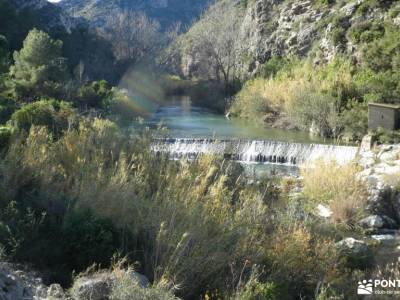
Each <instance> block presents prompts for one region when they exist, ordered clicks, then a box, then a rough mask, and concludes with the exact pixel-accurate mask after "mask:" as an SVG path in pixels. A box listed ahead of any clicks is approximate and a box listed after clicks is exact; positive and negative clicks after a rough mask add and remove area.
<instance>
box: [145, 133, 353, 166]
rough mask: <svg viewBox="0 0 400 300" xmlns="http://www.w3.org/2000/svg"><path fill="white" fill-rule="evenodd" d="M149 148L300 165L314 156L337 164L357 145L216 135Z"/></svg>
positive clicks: (177, 153) (345, 160)
mask: <svg viewBox="0 0 400 300" xmlns="http://www.w3.org/2000/svg"><path fill="white" fill-rule="evenodd" d="M152 150H153V151H155V152H157V153H161V152H166V153H169V154H170V155H171V157H172V158H174V159H180V158H189V159H194V158H196V157H197V156H199V155H202V154H206V153H210V154H219V155H224V157H226V158H229V159H232V160H237V161H242V162H247V163H272V164H282V165H300V164H307V163H310V162H313V161H315V160H317V159H326V160H335V161H336V162H337V163H339V164H345V163H348V162H350V161H352V160H353V159H354V158H355V156H356V155H357V152H358V147H350V146H338V145H325V144H305V143H290V142H281V141H274V140H266V141H245V140H234V139H232V140H217V139H197V138H196V139H190V138H179V139H174V138H170V139H156V140H155V141H154V143H153V146H152Z"/></svg>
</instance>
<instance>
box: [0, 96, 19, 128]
mask: <svg viewBox="0 0 400 300" xmlns="http://www.w3.org/2000/svg"><path fill="white" fill-rule="evenodd" d="M17 109H18V105H17V103H16V102H15V101H14V100H10V99H2V98H0V124H5V123H6V122H7V121H8V120H10V118H11V115H12V114H13V113H14V111H16V110H17Z"/></svg>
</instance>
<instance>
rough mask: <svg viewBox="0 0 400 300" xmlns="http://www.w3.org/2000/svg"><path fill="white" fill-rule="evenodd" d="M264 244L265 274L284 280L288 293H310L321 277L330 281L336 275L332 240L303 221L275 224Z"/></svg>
mask: <svg viewBox="0 0 400 300" xmlns="http://www.w3.org/2000/svg"><path fill="white" fill-rule="evenodd" d="M292 221H294V220H292ZM265 247H266V252H267V254H266V257H267V258H268V262H267V264H266V265H267V270H268V271H267V275H268V277H269V279H270V280H273V281H275V282H279V283H286V284H287V291H288V294H289V295H300V294H303V293H304V294H309V293H310V292H311V293H312V292H314V289H315V286H317V284H318V282H320V280H321V279H322V278H325V279H326V280H327V281H328V282H329V281H330V280H331V279H332V278H335V277H336V276H337V268H338V260H337V257H338V254H337V252H336V250H335V246H334V241H333V240H331V239H326V238H323V237H322V236H318V235H315V234H312V233H311V231H310V229H308V228H307V227H305V226H304V224H300V223H298V222H294V223H292V224H286V223H281V224H278V225H277V228H276V231H275V233H274V234H273V235H272V237H271V240H270V242H269V245H266V246H265Z"/></svg>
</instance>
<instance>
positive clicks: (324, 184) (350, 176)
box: [302, 161, 368, 225]
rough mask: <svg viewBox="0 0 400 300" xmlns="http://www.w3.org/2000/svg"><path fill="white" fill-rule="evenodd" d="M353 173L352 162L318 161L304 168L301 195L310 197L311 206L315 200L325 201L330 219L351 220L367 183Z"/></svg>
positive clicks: (360, 206) (361, 206)
mask: <svg viewBox="0 0 400 300" xmlns="http://www.w3.org/2000/svg"><path fill="white" fill-rule="evenodd" d="M357 173H358V168H357V167H356V166H355V165H353V164H347V165H339V164H337V163H335V162H323V161H320V162H317V163H316V164H315V166H312V167H309V168H304V169H303V170H302V176H303V177H304V181H303V183H304V196H305V197H306V198H307V199H308V200H309V201H310V205H311V209H315V207H316V206H317V204H321V203H325V204H328V205H329V206H330V208H331V210H332V212H333V216H332V218H333V220H334V222H338V223H344V224H350V225H351V224H354V222H355V221H356V220H357V218H359V217H360V216H359V215H358V214H359V213H360V212H362V208H363V207H364V206H365V204H366V203H365V201H366V198H367V195H368V191H367V187H366V185H365V183H364V182H362V181H361V180H360V179H359V178H358V176H357Z"/></svg>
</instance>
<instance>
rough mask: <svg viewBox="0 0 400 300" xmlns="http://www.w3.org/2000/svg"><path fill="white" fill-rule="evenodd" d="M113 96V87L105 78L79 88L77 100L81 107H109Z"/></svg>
mask: <svg viewBox="0 0 400 300" xmlns="http://www.w3.org/2000/svg"><path fill="white" fill-rule="evenodd" d="M111 97H112V92H111V87H110V86H109V85H108V83H107V82H106V81H105V80H101V81H93V82H91V83H88V84H86V85H83V86H81V87H80V88H79V91H78V99H77V102H78V106H79V107H81V108H88V107H95V108H107V107H108V106H109V104H110V101H111Z"/></svg>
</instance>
